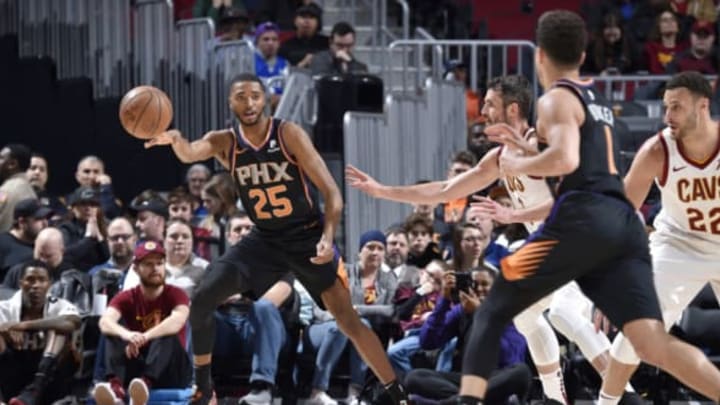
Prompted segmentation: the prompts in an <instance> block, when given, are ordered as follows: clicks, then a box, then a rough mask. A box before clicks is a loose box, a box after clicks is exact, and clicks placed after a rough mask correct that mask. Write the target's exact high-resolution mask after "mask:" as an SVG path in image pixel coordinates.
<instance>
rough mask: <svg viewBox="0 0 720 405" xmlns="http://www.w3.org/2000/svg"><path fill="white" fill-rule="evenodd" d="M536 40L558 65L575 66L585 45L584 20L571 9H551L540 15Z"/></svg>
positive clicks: (578, 62)
mask: <svg viewBox="0 0 720 405" xmlns="http://www.w3.org/2000/svg"><path fill="white" fill-rule="evenodd" d="M536 37H537V38H536V42H537V44H538V46H539V47H540V48H542V50H543V51H544V52H545V53H546V54H547V55H548V57H549V58H550V59H551V60H552V61H553V62H555V63H557V64H558V65H562V66H566V67H573V68H576V67H578V66H579V65H580V62H581V60H582V54H583V52H585V48H586V46H587V30H586V28H585V21H584V20H583V19H582V17H580V16H579V15H577V14H576V13H573V12H572V11H568V10H553V11H547V12H545V13H543V15H541V16H540V19H539V20H538V26H537V31H536Z"/></svg>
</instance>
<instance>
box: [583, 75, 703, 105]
mask: <svg viewBox="0 0 720 405" xmlns="http://www.w3.org/2000/svg"><path fill="white" fill-rule="evenodd" d="M591 77H592V78H593V79H594V80H595V85H596V87H597V88H598V89H599V90H601V91H602V92H603V93H604V95H605V98H607V99H608V100H611V101H623V100H632V99H635V100H657V99H658V98H659V97H658V96H659V92H660V91H661V90H662V88H663V86H664V84H665V82H667V81H668V80H670V78H671V77H672V76H671V75H641V74H634V75H602V76H600V75H598V76H591ZM705 78H706V79H707V80H708V81H710V82H712V81H714V80H716V79H717V76H715V75H706V76H705Z"/></svg>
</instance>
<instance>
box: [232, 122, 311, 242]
mask: <svg viewBox="0 0 720 405" xmlns="http://www.w3.org/2000/svg"><path fill="white" fill-rule="evenodd" d="M285 125H286V123H285V122H284V121H283V120H280V119H277V118H272V120H271V123H270V127H269V128H268V133H267V135H266V136H265V140H264V141H263V142H262V144H260V145H257V146H255V145H253V144H252V143H251V142H250V141H249V140H248V139H247V138H246V137H245V136H244V135H243V133H242V128H241V127H240V125H239V123H237V122H235V123H234V124H233V126H232V132H233V134H234V136H233V145H232V153H231V154H230V167H231V170H230V172H231V173H232V176H233V178H234V179H235V182H236V183H237V185H238V192H239V194H240V199H241V200H242V203H243V207H244V208H245V210H246V211H247V213H248V215H249V216H250V219H251V220H252V221H253V222H254V223H255V226H257V227H258V228H259V229H260V230H269V231H284V230H291V229H297V228H298V227H301V228H302V227H306V226H310V225H311V224H316V223H319V221H320V220H321V219H322V213H321V212H320V207H319V204H318V193H317V190H316V189H315V187H314V186H313V184H312V183H311V182H310V180H309V179H308V178H307V175H306V174H305V173H304V172H303V171H302V170H301V169H300V167H299V166H298V165H297V162H296V160H295V157H294V156H291V155H290V154H289V152H288V150H287V148H286V147H285V145H284V144H283V138H282V132H283V127H284V126H285Z"/></svg>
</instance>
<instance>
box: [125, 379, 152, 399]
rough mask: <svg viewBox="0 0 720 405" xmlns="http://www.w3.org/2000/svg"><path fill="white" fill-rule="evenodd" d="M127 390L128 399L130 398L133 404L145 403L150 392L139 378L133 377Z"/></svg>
mask: <svg viewBox="0 0 720 405" xmlns="http://www.w3.org/2000/svg"><path fill="white" fill-rule="evenodd" d="M128 392H129V393H130V399H131V400H132V404H133V405H146V404H147V402H148V397H149V396H150V393H149V392H148V389H147V387H146V386H145V384H144V383H143V382H142V381H141V380H137V379H135V380H132V381H130V386H129V387H128Z"/></svg>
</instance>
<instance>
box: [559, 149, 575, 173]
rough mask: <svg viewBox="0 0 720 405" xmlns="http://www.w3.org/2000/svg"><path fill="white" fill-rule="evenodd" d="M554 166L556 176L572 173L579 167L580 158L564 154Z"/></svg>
mask: <svg viewBox="0 0 720 405" xmlns="http://www.w3.org/2000/svg"><path fill="white" fill-rule="evenodd" d="M556 165H557V170H558V172H559V173H558V174H568V173H572V172H574V171H575V170H576V169H577V168H578V166H580V156H577V155H571V154H567V153H565V154H563V155H562V156H561V158H560V159H558V160H556Z"/></svg>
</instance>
